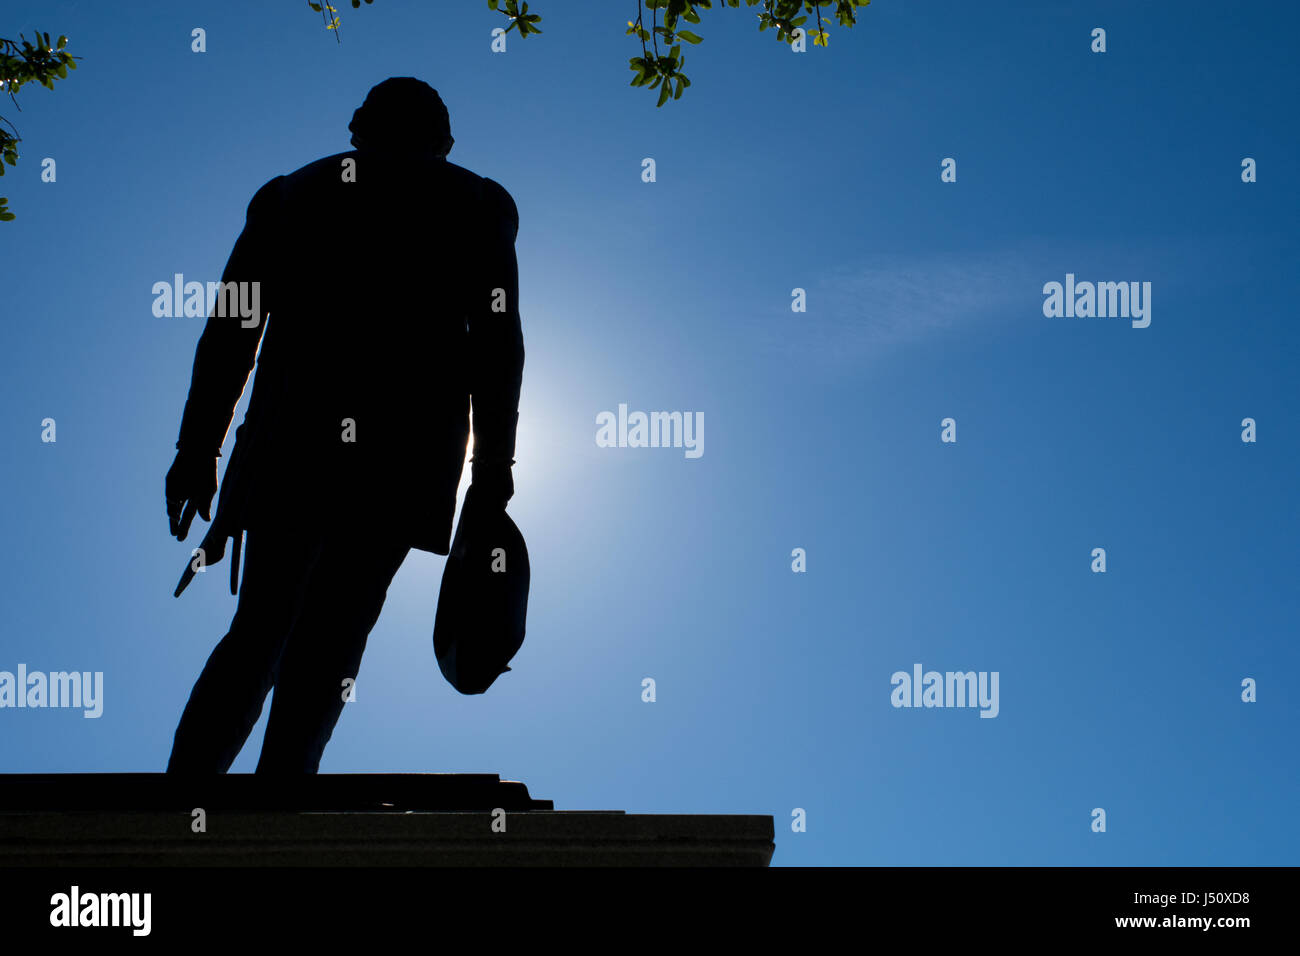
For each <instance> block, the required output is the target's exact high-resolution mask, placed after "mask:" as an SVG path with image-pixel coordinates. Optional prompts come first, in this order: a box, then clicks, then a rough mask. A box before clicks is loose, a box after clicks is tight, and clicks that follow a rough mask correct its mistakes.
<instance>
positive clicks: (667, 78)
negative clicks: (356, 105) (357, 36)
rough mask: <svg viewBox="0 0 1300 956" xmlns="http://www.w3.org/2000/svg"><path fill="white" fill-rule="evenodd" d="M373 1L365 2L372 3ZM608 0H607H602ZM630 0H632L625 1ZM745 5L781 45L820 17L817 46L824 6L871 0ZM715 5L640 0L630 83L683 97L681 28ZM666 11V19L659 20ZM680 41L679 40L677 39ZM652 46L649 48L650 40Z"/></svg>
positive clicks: (355, 0)
mask: <svg viewBox="0 0 1300 956" xmlns="http://www.w3.org/2000/svg"><path fill="white" fill-rule="evenodd" d="M370 2H371V0H366V3H370ZM602 2H608V0H602ZM624 2H627V3H630V2H631V0H624ZM322 3H323V4H324V9H323V10H322V6H321V3H315V2H312V0H308V4H307V5H308V6H310V7H311V8H312V9H313V10H317V11H321V12H322V15H323V16H324V17H325V24H326V25H325V29H327V30H333V31H334V36H335V38H336V39H337V38H338V25H339V18H338V17H337V16H335V15H334V14H335V12H336V11H335V9H334V8H333V7H332V6H330V4H329V0H322ZM741 3H742V0H718V6H719V7H724V6H725V7H739V6H740V5H741ZM743 3H744V5H745V6H747V7H758V8H759V9H758V11H757V16H758V30H759V32H760V33H762V32H765V31H767V30H772V29H774V30H775V31H776V33H775V36H776V39H777V40H778V41H779V42H781V43H790V42H791V41H793V40H794V38H795V34H796V31H798V30H800V29H803V25H804V24H805V23H807V22H808V18H809V15H813V16H815V17H816V18H817V27H816V29H815V30H810V31H808V36H811V37H812V41H813V45H814V46H820V47H825V46H829V45H830V42H831V37H830V31H829V30H827V29H826V25H825V23H824V22H823V20H822V10H823V9H825V11H826V13H827V15H828V16H829V15H830V14H831V13H832V12H833V13H834V14H835V18H836V20H837V21H838V23H839V25H840V26H842V27H852V26H854V25H855V24H856V23H857V22H858V10H859V9H860V8H861V7H865V6H868V5H869V4H870V3H871V0H743ZM487 5H488V9H489V10H495V11H497V12H498V13H502V14H504V15H505V17H506V19H507V20H509V21H510V22H509V24H508V25H507V26H506V29H505V32H506V33H509V32H510V31H511V30H518V31H519V35H520V36H521V37H526V36H529V35H530V34H533V33H541V32H542V31H541V30H540V29H538V27H537V24H538V23H540V22H541V19H542V18H541V16H540V15H538V14H536V13H529V12H528V4H527V2H523V3H521V2H520V0H487ZM352 6H353V8H354V9H355V8H359V7H360V6H361V0H352ZM711 9H713V0H636V19H635V20H629V21H627V31H626V33H627V35H629V36H634V37H636V38H637V39H638V40H639V41H640V42H641V55H640V56H634V57H632V59H631V60H629V61H628V65H629V67H630V68H631V70H632V72H633V73H634V74H635V75H634V76H633V77H632V83H631V84H630V85H632V86H643V87H648V88H649V89H652V90H654V89H657V90H658V91H659V102H658V104H657V105H659V106H663V105H664V104H665V103H667V102H668V101H669V100H670V99H673V100H677V99H681V96H682V92H683V91H684V90H685V89H686V88H687V87H689V86H690V85H691V81H690V79H689V78H688V77H687V76H686V74H685V73H683V72H682V66H683V65H685V63H686V57H684V56H682V43H689V44H692V45H695V44H697V43H700V42H702V40H703V37H701V36H700V35H699V34H698V33H696V32H694V31H693V30H688V29H681V28H680V26H679V25H680V24H681V23H682V22H683V21H684V22H685V23H688V24H690V25H692V26H695V25H696V24H698V23H699V22H700V11H701V10H711ZM647 10H648V11H650V25H649V26H648V27H647V26H646V23H645V14H646V11H647ZM661 12H662V17H663V23H660V22H659V19H660V15H661ZM660 40H663V41H664V46H665V47H666V48H667V50H668V52H667V54H660V52H659V41H660ZM679 41H680V42H679ZM647 43H649V44H650V46H649V47H647V46H646V44H647Z"/></svg>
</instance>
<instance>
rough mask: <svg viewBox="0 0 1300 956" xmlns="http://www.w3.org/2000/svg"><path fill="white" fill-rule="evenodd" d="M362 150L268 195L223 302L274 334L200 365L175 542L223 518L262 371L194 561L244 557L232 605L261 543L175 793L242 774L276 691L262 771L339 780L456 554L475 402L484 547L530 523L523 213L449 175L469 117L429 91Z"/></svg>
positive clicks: (381, 110) (469, 515) (199, 687)
mask: <svg viewBox="0 0 1300 956" xmlns="http://www.w3.org/2000/svg"><path fill="white" fill-rule="evenodd" d="M348 128H349V129H350V130H351V131H352V134H353V135H352V145H353V146H354V147H356V148H355V149H354V150H353V151H351V152H347V153H340V154H338V155H335V156H329V157H326V158H325V159H321V160H319V161H317V162H314V163H311V164H309V165H307V166H304V167H303V168H302V169H299V170H298V171H296V172H294V173H290V174H289V175H287V176H277V177H276V178H275V179H272V180H271V181H270V182H268V183H267V184H266V185H265V186H263V187H262V188H261V189H259V190H258V191H257V194H256V195H255V196H254V197H253V200H252V202H251V203H250V204H249V206H248V217H247V222H246V224H245V226H244V231H243V233H242V234H241V235H240V237H239V239H238V240H237V241H236V243H235V247H234V251H233V252H232V253H231V255H230V260H229V262H228V264H227V265H226V269H225V272H224V273H223V276H222V282H223V289H238V288H239V287H238V286H229V285H224V284H225V283H258V286H257V287H256V288H257V290H258V292H259V294H258V295H257V296H253V295H251V294H249V293H250V292H251V290H252V288H253V287H252V286H248V287H246V288H245V293H246V294H245V296H244V298H243V299H242V300H241V301H244V302H252V301H256V302H258V305H259V307H258V309H257V313H258V314H257V315H256V316H255V319H254V318H251V317H244V316H241V315H240V314H239V310H238V309H233V308H230V307H224V308H223V309H221V310H214V313H213V314H212V316H211V317H210V318H209V319H208V320H207V324H206V326H205V328H204V331H203V335H202V337H201V338H200V340H199V344H198V350H197V352H196V354H195V357H194V372H193V377H192V380H191V384H190V392H189V398H188V400H187V401H186V403H185V412H184V416H183V419H182V422H181V429H180V438H179V440H178V441H177V443H176V448H177V454H176V461H175V463H174V464H173V465H172V467H171V470H170V471H169V472H168V473H167V486H166V497H167V514H168V517H169V519H170V522H171V529H172V533H173V534H174V535H176V536H177V537H178V538H179V539H181V540H184V539H185V537H186V535H187V534H188V532H189V526H190V523H191V522H192V520H193V518H194V514H195V513H196V512H197V513H199V514H201V515H202V516H203V518H204V519H205V520H207V519H208V518H209V517H210V509H211V505H212V499H213V496H214V495H215V493H216V488H217V479H216V463H217V458H218V457H219V456H220V450H221V446H222V444H223V442H224V439H225V435H226V431H227V429H228V428H229V426H230V422H231V418H232V416H233V414H234V410H235V406H236V405H237V404H238V401H239V398H240V395H241V394H242V392H243V389H244V385H245V382H246V381H247V379H248V375H249V372H250V371H251V370H252V368H253V365H254V359H255V358H256V365H257V373H256V375H255V377H254V382H253V393H252V396H251V397H250V399H249V405H248V413H247V415H246V416H245V418H244V422H243V424H242V425H240V426H239V427H238V428H237V429H236V432H235V436H236V440H235V447H234V451H233V452H232V454H231V460H230V463H229V464H228V466H227V469H226V474H225V478H224V480H223V482H222V487H221V496H220V498H219V499H218V501H217V510H216V514H215V515H211V520H212V525H211V529H210V531H209V533H208V535H207V536H206V537H205V538H204V541H203V543H202V548H203V552H204V553H203V555H201V556H200V558H196V559H195V562H196V564H197V562H198V561H199V560H202V561H204V562H205V563H206V564H208V565H210V564H212V563H214V562H215V561H217V560H219V559H220V558H221V557H222V556H223V555H224V552H225V547H226V540H227V539H231V540H232V541H233V542H234V546H233V548H232V554H231V590H232V592H233V591H234V590H235V581H236V580H237V574H238V565H239V554H240V542H241V540H242V538H243V535H244V532H245V531H246V532H247V546H246V555H245V561H244V569H243V583H242V587H241V588H240V594H239V603H238V607H237V609H236V612H235V616H234V620H233V621H232V622H231V625H230V631H229V633H227V634H226V636H225V637H224V638H222V640H221V642H220V643H219V644H218V645H217V647H216V650H214V651H213V653H212V656H211V657H210V658H209V659H208V662H207V665H206V666H205V667H204V669H203V673H202V674H201V675H200V676H199V679H198V682H197V683H196V684H195V686H194V690H193V692H192V693H191V695H190V699H189V703H188V704H187V705H186V707H185V712H184V714H183V715H182V716H181V720H180V725H179V726H178V727H177V729H176V737H175V742H174V745H173V748H172V754H171V760H170V762H169V764H168V768H167V769H168V771H169V772H184V773H221V772H225V771H226V770H227V769H229V767H230V764H231V763H232V762H233V761H234V759H235V757H236V755H237V754H238V753H239V751H240V749H241V748H242V747H243V745H244V741H245V740H246V738H247V737H248V734H249V732H250V731H251V730H252V728H253V726H254V724H255V723H256V722H257V720H258V717H259V716H260V714H261V711H262V706H263V704H264V702H265V699H266V695H267V693H268V692H269V691H270V690H271V688H272V687H274V688H275V693H274V696H273V699H272V705H271V714H270V718H269V721H268V724H267V728H266V737H265V739H264V741H263V745H262V753H261V759H260V761H259V763H258V765H257V770H258V772H259V773H264V772H287V773H315V772H316V771H317V768H318V766H319V763H320V758H321V753H322V751H323V750H324V748H325V744H326V743H327V742H328V740H329V738H330V735H331V733H332V732H333V729H334V725H335V724H336V722H337V721H338V718H339V715H340V714H341V712H342V710H343V707H344V703H345V700H344V699H345V697H347V696H348V693H347V690H348V685H347V683H346V682H347V681H349V680H352V679H355V678H356V676H357V671H358V668H359V665H360V661H361V656H362V653H363V651H364V649H365V644H366V638H367V636H368V635H369V633H370V630H371V628H372V627H373V626H374V624H375V621H376V620H377V619H378V617H379V612H380V609H381V607H382V606H383V603H384V598H385V596H386V594H387V590H388V586H389V583H390V582H391V581H392V578H393V576H394V575H395V574H396V573H397V569H398V568H399V566H400V565H401V563H402V561H403V559H404V558H405V556H406V554H407V552H408V551H409V550H410V549H411V548H415V549H418V550H422V551H430V552H433V553H434V554H447V553H448V550H449V545H450V537H451V529H452V522H453V519H454V517H455V509H456V489H457V486H458V484H459V481H460V476H461V472H462V469H463V467H464V462H465V451H466V446H467V442H468V439H469V434H470V406H471V401H472V404H473V436H474V448H473V458H472V481H471V485H470V488H469V491H468V492H467V494H466V500H465V505H464V509H463V511H462V515H461V524H462V526H464V525H465V524H466V522H467V520H471V519H472V520H471V523H473V522H479V523H482V524H491V525H493V526H495V527H501V526H502V522H501V519H505V521H506V522H508V521H509V519H508V517H506V515H505V510H504V509H505V506H506V502H507V501H508V500H509V499H510V497H511V496H512V495H513V493H514V484H513V480H512V477H511V466H512V465H513V464H514V452H515V429H516V424H517V421H518V405H519V388H520V379H521V375H522V370H523V359H524V351H523V336H522V333H521V330H520V321H519V308H518V299H519V290H518V284H519V281H518V270H517V266H516V261H515V250H514V242H515V236H516V233H517V231H518V226H519V218H518V212H517V210H516V208H515V204H514V201H513V199H511V197H510V194H509V193H507V192H506V190H505V189H503V188H502V187H501V186H500V185H499V184H497V183H495V182H493V181H492V180H490V179H485V178H482V177H480V176H477V175H475V174H474V173H471V172H469V171H468V170H466V169H463V168H461V167H459V166H456V165H454V164H452V163H449V162H447V160H446V155H447V152H448V151H449V150H450V149H451V146H452V143H453V139H452V136H451V129H450V124H449V121H448V115H447V109H446V107H445V106H444V105H443V103H442V100H441V99H440V98H439V96H438V94H437V92H435V91H434V90H433V89H432V88H431V87H430V86H428V85H427V84H425V83H423V82H421V81H419V80H415V79H410V78H394V79H389V80H386V81H384V82H383V83H380V84H379V85H378V86H376V87H375V88H374V89H372V90H371V91H370V93H369V94H368V95H367V96H366V99H365V102H364V103H363V104H362V106H361V108H360V109H358V110H357V111H356V113H355V114H354V115H353V118H352V122H351V124H350V125H349V127H348ZM233 300H234V297H233V296H231V297H230V298H229V299H227V300H226V301H227V302H229V301H233ZM220 311H224V312H225V313H226V314H225V315H222V314H218V312H220ZM268 316H269V317H268ZM264 329H265V334H263V330H264ZM259 342H260V345H261V349H260V351H259V349H258V346H259ZM510 527H513V525H510ZM516 534H517V531H516ZM457 537H458V538H459V537H460V533H459V531H458V534H457ZM520 543H522V541H521V542H520ZM525 561H526V559H525ZM192 575H193V571H192V570H191V571H189V572H187V575H186V576H185V577H184V578H182V581H181V584H180V585H179V586H178V587H177V594H179V593H180V591H181V590H183V589H184V587H185V585H186V584H188V582H189V578H190V577H191V576H192ZM525 586H526V585H525ZM520 639H521V640H522V631H520ZM516 648H517V645H516ZM511 653H513V651H512V652H511ZM502 663H504V662H502ZM497 669H498V668H495V667H494V668H493V670H497ZM500 669H501V670H504V669H506V668H504V667H502V668H500ZM489 676H490V678H491V679H495V674H491V675H489ZM479 682H480V683H481V682H482V681H481V680H480V681H479ZM488 683H490V680H488ZM461 689H462V690H463V689H464V688H461ZM467 692H474V691H473V690H470V691H467Z"/></svg>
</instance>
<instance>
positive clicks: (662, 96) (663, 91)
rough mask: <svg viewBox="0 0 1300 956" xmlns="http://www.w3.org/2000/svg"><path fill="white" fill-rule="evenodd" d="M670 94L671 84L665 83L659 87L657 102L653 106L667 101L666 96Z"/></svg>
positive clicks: (661, 104)
mask: <svg viewBox="0 0 1300 956" xmlns="http://www.w3.org/2000/svg"><path fill="white" fill-rule="evenodd" d="M671 94H672V84H671V83H665V84H664V85H663V86H661V87H660V88H659V102H658V103H656V104H655V106H663V105H664V104H665V103H667V102H668V97H669V96H670V95H671Z"/></svg>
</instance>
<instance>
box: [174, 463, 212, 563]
mask: <svg viewBox="0 0 1300 956" xmlns="http://www.w3.org/2000/svg"><path fill="white" fill-rule="evenodd" d="M216 493H217V459H216V458H215V457H209V456H206V455H198V454H195V453H194V452H186V451H178V452H177V453H176V460H175V461H174V462H172V466H171V469H170V470H168V472H167V484H166V489H165V494H166V498H167V521H168V523H169V524H170V526H171V533H172V534H173V535H175V536H176V538H177V540H179V541H184V540H185V537H186V535H188V534H189V533H190V523H191V522H192V521H193V520H194V515H195V513H196V512H197V513H198V514H200V515H202V516H203V520H204V521H211V520H212V499H213V497H214V496H215V495H216Z"/></svg>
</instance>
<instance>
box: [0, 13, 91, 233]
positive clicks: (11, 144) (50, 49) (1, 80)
mask: <svg viewBox="0 0 1300 956" xmlns="http://www.w3.org/2000/svg"><path fill="white" fill-rule="evenodd" d="M35 40H36V42H35V43H32V42H31V41H30V40H28V39H27V37H26V36H25V35H24V34H21V33H20V34H18V39H17V40H16V41H15V40H7V39H5V38H4V37H0V93H8V94H9V100H10V101H11V102H12V103H13V104H14V108H15V109H16V110H18V111H19V112H20V113H21V112H22V107H21V106H19V105H18V95H17V94H18V91H19V90H20V89H22V87H23V86H24V84H27V83H39V84H41V86H43V87H45V88H46V89H50V90H52V89H54V81H55V80H62V79H65V78H66V77H67V75H68V70H75V69H76V68H77V62H76V61H77V58H76V57H74V56H72V55H71V54H70V53H68V52H67V51H66V49H65V47H67V45H68V38H67V37H64V36H61V37H59V38H58V40H51V39H50V35H49V34H48V33H37V34H36V36H35ZM0 123H3V124H6V125H8V127H9V129H5V128H4V127H3V126H0V160H3V161H2V162H0V176H3V175H4V172H5V163H8V164H9V165H10V166H17V165H18V144H19V143H20V142H22V137H21V136H19V135H18V127H16V126H14V124H13V123H11V122H9V120H7V119H5V118H4V117H3V116H0ZM10 130H12V131H13V132H10ZM14 218H15V217H14V214H13V213H12V212H10V211H9V200H8V199H7V198H6V197H4V196H0V222H9V221H10V220H12V219H14Z"/></svg>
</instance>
